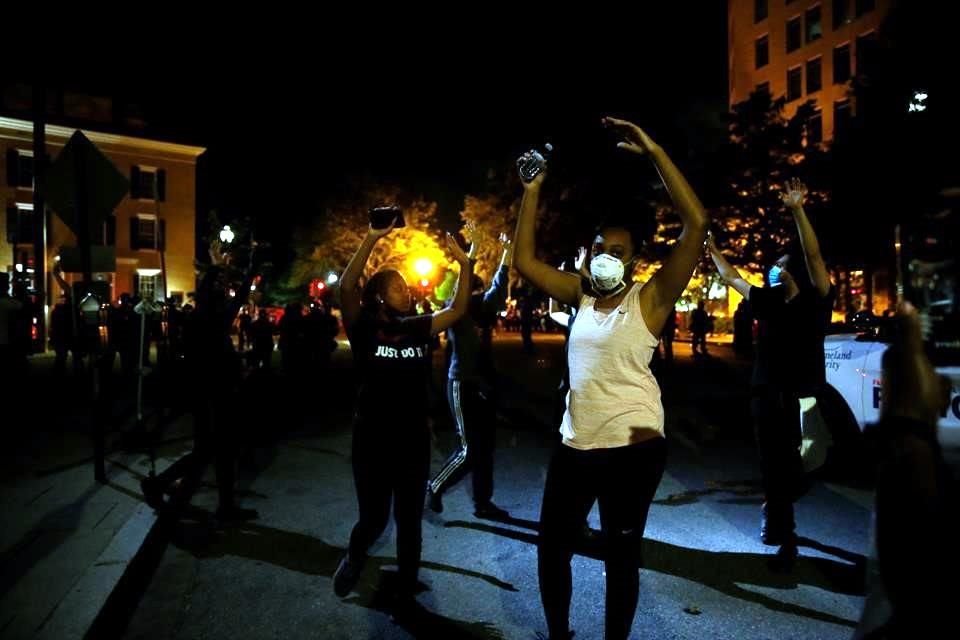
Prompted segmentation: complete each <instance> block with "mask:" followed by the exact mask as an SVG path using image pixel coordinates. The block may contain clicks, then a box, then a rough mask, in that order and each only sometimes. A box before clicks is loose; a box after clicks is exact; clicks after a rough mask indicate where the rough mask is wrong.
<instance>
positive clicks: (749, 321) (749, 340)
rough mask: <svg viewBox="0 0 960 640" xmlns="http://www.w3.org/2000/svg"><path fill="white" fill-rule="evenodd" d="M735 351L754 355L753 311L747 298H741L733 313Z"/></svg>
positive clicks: (740, 353)
mask: <svg viewBox="0 0 960 640" xmlns="http://www.w3.org/2000/svg"><path fill="white" fill-rule="evenodd" d="M733 351H734V353H736V354H737V355H741V356H749V355H753V313H752V312H751V311H750V303H749V302H747V301H746V300H741V301H740V304H738V305H737V310H736V311H735V312H734V313H733Z"/></svg>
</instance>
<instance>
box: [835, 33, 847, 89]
mask: <svg viewBox="0 0 960 640" xmlns="http://www.w3.org/2000/svg"><path fill="white" fill-rule="evenodd" d="M848 80H850V43H849V42H848V43H846V44H842V45H840V46H839V47H836V48H835V49H834V50H833V82H834V84H844V83H845V82H847V81H848Z"/></svg>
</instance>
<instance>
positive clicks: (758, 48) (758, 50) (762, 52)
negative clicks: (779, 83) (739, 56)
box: [754, 36, 770, 69]
mask: <svg viewBox="0 0 960 640" xmlns="http://www.w3.org/2000/svg"><path fill="white" fill-rule="evenodd" d="M754 53H755V54H756V68H757V69H761V68H763V67H765V66H767V65H768V64H769V63H770V38H769V37H768V36H761V37H759V38H757V40H756V42H755V43H754Z"/></svg>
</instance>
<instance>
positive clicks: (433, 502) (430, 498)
mask: <svg viewBox="0 0 960 640" xmlns="http://www.w3.org/2000/svg"><path fill="white" fill-rule="evenodd" d="M427 505H428V506H429V507H430V511H433V512H434V513H443V498H442V497H441V494H439V493H434V492H433V489H427Z"/></svg>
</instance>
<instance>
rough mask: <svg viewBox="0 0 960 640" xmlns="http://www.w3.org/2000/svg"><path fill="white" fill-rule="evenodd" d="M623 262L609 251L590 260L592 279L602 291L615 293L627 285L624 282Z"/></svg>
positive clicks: (594, 284) (595, 287)
mask: <svg viewBox="0 0 960 640" xmlns="http://www.w3.org/2000/svg"><path fill="white" fill-rule="evenodd" d="M623 272H624V266H623V262H621V261H620V259H619V258H614V257H613V256H611V255H610V254H608V253H601V254H600V255H597V256H594V257H593V259H592V260H590V280H591V282H592V283H593V288H594V289H596V290H597V291H599V292H600V293H607V294H611V295H612V294H614V293H616V292H617V291H619V290H620V289H623V287H625V286H626V285H625V284H624V283H623Z"/></svg>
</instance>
